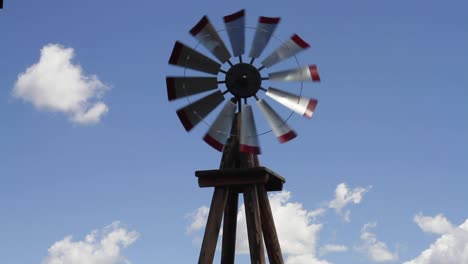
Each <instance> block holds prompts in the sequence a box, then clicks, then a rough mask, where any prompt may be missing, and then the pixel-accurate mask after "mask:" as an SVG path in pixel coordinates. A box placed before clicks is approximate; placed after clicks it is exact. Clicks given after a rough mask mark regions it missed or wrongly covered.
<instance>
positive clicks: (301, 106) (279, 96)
mask: <svg viewBox="0 0 468 264" xmlns="http://www.w3.org/2000/svg"><path fill="white" fill-rule="evenodd" d="M266 95H267V96H269V97H270V98H272V99H273V100H275V101H277V102H278V103H280V104H282V105H284V106H286V107H287V108H289V109H291V110H292V111H294V112H296V113H298V114H300V115H302V116H305V117H307V118H311V117H312V115H313V114H314V110H315V107H316V106H317V100H316V99H310V98H307V97H303V96H297V95H295V94H291V93H287V92H284V91H281V90H278V89H275V88H272V87H270V88H268V90H267V92H266Z"/></svg>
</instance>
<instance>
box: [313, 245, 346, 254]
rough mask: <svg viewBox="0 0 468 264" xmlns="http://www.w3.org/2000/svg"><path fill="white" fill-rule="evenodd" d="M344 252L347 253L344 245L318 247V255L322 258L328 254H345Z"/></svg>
mask: <svg viewBox="0 0 468 264" xmlns="http://www.w3.org/2000/svg"><path fill="white" fill-rule="evenodd" d="M345 251H348V247H347V246H345V245H336V244H326V245H324V246H322V247H320V250H319V255H320V256H324V255H327V254H330V253H335V252H345Z"/></svg>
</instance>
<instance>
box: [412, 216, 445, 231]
mask: <svg viewBox="0 0 468 264" xmlns="http://www.w3.org/2000/svg"><path fill="white" fill-rule="evenodd" d="M413 220H414V222H415V223H416V224H417V225H418V226H419V228H421V230H422V231H424V232H426V233H434V234H439V235H441V234H446V233H449V232H450V231H451V230H452V229H453V226H452V223H450V222H449V220H448V219H447V218H446V217H445V216H443V215H442V214H438V215H436V216H433V217H432V216H424V215H422V214H421V213H419V214H416V215H415V216H414V218H413Z"/></svg>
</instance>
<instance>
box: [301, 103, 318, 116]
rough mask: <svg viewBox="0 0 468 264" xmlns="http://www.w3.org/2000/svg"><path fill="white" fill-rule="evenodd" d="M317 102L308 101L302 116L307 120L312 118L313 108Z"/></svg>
mask: <svg viewBox="0 0 468 264" xmlns="http://www.w3.org/2000/svg"><path fill="white" fill-rule="evenodd" d="M317 103H318V101H317V100H315V99H310V101H309V103H308V104H307V108H306V110H305V112H304V116H305V117H307V118H312V115H313V114H314V111H315V108H316V107H317Z"/></svg>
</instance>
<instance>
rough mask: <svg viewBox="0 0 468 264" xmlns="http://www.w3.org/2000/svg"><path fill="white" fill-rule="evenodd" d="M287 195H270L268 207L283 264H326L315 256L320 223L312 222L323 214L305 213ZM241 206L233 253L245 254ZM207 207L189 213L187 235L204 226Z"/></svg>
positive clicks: (243, 219) (246, 251)
mask: <svg viewBox="0 0 468 264" xmlns="http://www.w3.org/2000/svg"><path fill="white" fill-rule="evenodd" d="M290 199H291V193H290V192H287V191H283V192H279V193H275V194H273V195H270V205H271V210H272V213H273V218H274V220H275V226H276V231H277V233H278V238H279V240H280V245H281V250H282V253H283V254H284V255H285V256H287V258H286V263H287V264H328V263H329V262H327V261H325V260H320V259H318V258H317V257H316V248H317V240H318V234H319V232H320V230H321V228H322V225H321V224H318V223H315V222H314V219H315V218H316V217H317V216H318V215H321V214H323V213H324V209H317V210H314V211H308V210H306V209H304V207H303V206H302V204H300V203H294V202H289V200H290ZM244 210H245V209H244V206H243V205H242V206H241V207H240V209H239V212H238V217H237V222H238V227H237V238H236V252H237V253H239V254H248V253H249V244H248V236H247V228H246V219H245V211H244ZM207 214H208V208H207V207H200V208H199V209H198V210H196V212H195V213H193V214H191V218H192V221H191V224H190V225H189V226H188V228H187V232H188V233H190V234H193V233H194V232H195V231H197V230H202V229H203V228H204V225H205V224H206V216H207Z"/></svg>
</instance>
